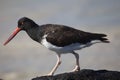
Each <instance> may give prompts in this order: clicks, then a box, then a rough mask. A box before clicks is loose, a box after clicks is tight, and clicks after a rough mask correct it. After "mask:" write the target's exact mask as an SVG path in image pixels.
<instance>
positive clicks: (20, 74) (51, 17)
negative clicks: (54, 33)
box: [0, 0, 120, 80]
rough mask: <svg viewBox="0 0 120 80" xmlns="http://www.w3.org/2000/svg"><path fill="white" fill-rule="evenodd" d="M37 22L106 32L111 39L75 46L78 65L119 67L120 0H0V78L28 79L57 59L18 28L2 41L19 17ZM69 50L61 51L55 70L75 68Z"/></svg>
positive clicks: (10, 79) (10, 31)
mask: <svg viewBox="0 0 120 80" xmlns="http://www.w3.org/2000/svg"><path fill="white" fill-rule="evenodd" d="M24 16H25V17H29V18H30V19H32V20H34V21H35V22H36V23H37V24H39V25H42V24H47V23H54V24H63V25H67V26H71V27H73V28H76V29H80V30H84V31H88V32H98V33H105V34H107V35H108V39H109V40H110V42H111V43H109V44H105V43H100V44H95V45H93V46H91V47H89V48H85V49H82V50H78V51H76V52H78V53H79V55H80V66H81V69H94V70H99V69H107V70H117V71H120V0H0V78H2V79H4V80H31V78H34V77H36V76H42V75H46V74H47V73H49V72H50V70H51V69H52V68H53V66H54V65H55V63H56V60H57V59H56V54H55V53H54V52H52V51H49V50H48V49H46V48H45V47H43V46H41V45H40V44H39V43H37V42H35V41H33V40H32V39H30V38H29V36H28V35H27V34H26V32H24V31H21V32H20V33H19V34H18V35H17V36H16V37H15V38H14V39H13V40H12V41H11V42H10V43H9V44H8V45H6V46H3V43H4V41H5V40H6V39H7V38H8V37H9V36H10V34H11V33H12V32H13V30H14V29H15V28H16V27H17V21H18V19H19V18H21V17H24ZM74 65H75V58H74V56H73V55H72V54H65V55H62V64H61V65H60V67H59V68H58V70H57V71H56V73H55V74H59V73H64V72H69V71H71V70H72V69H73V68H74Z"/></svg>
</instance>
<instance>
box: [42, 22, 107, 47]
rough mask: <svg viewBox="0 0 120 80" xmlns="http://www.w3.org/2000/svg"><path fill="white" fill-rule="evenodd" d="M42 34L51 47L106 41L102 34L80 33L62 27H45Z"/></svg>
mask: <svg viewBox="0 0 120 80" xmlns="http://www.w3.org/2000/svg"><path fill="white" fill-rule="evenodd" d="M44 28H46V29H45V31H44V34H46V35H47V37H46V39H47V41H48V42H50V43H51V44H53V45H56V46H59V47H63V46H66V45H70V44H72V43H81V44H86V43H88V42H90V41H92V40H96V39H98V40H101V41H102V40H103V41H104V40H107V39H106V38H102V37H105V36H106V35H104V34H94V33H89V32H84V31H80V30H77V29H74V28H71V27H68V26H64V25H53V24H48V25H46V27H44Z"/></svg>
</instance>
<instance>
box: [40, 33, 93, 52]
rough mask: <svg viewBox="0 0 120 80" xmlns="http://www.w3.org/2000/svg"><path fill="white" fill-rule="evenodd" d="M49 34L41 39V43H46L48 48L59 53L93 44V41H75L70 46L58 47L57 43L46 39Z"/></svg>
mask: <svg viewBox="0 0 120 80" xmlns="http://www.w3.org/2000/svg"><path fill="white" fill-rule="evenodd" d="M46 37H47V35H44V36H43V39H42V41H41V44H42V45H44V46H45V47H46V48H48V49H50V50H52V51H55V52H57V53H69V52H72V51H73V50H79V49H82V48H85V47H89V46H91V45H92V44H93V43H87V44H80V43H73V44H70V45H68V46H64V47H58V46H56V45H53V44H51V43H49V42H47V40H46Z"/></svg>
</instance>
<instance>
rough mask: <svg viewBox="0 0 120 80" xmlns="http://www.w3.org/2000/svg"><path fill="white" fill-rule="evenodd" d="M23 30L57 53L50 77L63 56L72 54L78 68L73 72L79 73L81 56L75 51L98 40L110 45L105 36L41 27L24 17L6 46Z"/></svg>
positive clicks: (49, 26) (51, 26)
mask: <svg viewBox="0 0 120 80" xmlns="http://www.w3.org/2000/svg"><path fill="white" fill-rule="evenodd" d="M21 30H23V31H26V32H27V34H28V35H29V36H30V37H31V38H32V39H33V40H35V41H37V42H38V43H40V44H41V45H43V46H45V47H46V48H48V49H50V50H52V51H54V52H56V54H57V59H58V60H57V63H56V65H55V66H54V68H53V69H52V71H51V72H50V73H49V74H48V75H53V74H54V72H55V71H56V69H57V68H58V66H59V65H60V64H61V60H60V57H61V54H66V53H72V54H73V55H74V56H75V59H76V66H75V68H74V69H73V71H79V70H80V65H79V55H78V54H77V53H76V52H75V50H80V49H82V48H85V47H89V46H91V45H92V44H95V43H98V42H94V41H96V40H97V41H99V42H103V43H109V41H108V39H107V38H105V37H106V35H105V34H99V33H90V32H85V31H81V30H77V29H74V28H71V27H68V26H65V25H58V24H45V25H40V26H39V25H38V24H36V23H35V22H34V21H33V20H31V19H29V18H27V17H23V18H21V19H19V21H18V27H17V28H16V29H15V31H14V32H13V33H12V34H11V36H10V37H9V38H8V40H7V41H6V42H5V43H4V45H6V44H7V43H8V42H9V41H10V40H12V39H13V38H14V37H15V35H16V34H17V33H18V32H19V31H21Z"/></svg>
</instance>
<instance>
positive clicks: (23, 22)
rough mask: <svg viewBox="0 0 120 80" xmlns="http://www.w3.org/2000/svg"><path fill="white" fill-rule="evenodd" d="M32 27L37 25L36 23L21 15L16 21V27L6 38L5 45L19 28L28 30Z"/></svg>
mask: <svg viewBox="0 0 120 80" xmlns="http://www.w3.org/2000/svg"><path fill="white" fill-rule="evenodd" d="M34 27H37V24H36V23H35V22H34V21H32V20H31V19H29V18H27V17H23V18H21V19H19V21H18V27H17V28H16V29H15V30H14V31H13V33H12V34H11V36H10V37H9V38H8V39H7V41H6V42H5V43H4V45H6V44H7V43H8V42H10V41H11V40H12V39H13V38H14V37H15V36H16V34H17V33H18V32H20V31H21V30H25V31H27V30H29V29H32V28H34Z"/></svg>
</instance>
